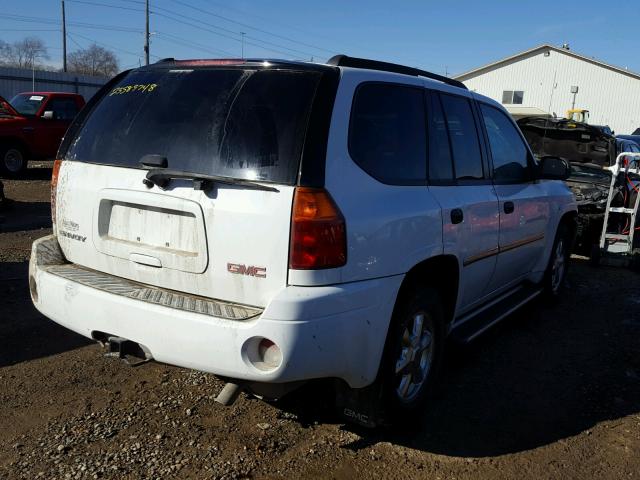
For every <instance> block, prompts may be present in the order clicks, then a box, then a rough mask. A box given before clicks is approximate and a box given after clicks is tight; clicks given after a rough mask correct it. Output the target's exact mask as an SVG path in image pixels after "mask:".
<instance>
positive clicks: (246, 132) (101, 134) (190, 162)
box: [65, 68, 322, 184]
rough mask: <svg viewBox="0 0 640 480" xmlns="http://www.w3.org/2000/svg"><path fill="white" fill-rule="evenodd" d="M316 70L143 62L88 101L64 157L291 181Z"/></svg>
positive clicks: (272, 180)
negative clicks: (155, 160) (155, 161)
mask: <svg viewBox="0 0 640 480" xmlns="http://www.w3.org/2000/svg"><path fill="white" fill-rule="evenodd" d="M321 75H322V74H321V73H320V72H314V71H293V70H262V69H232V68H229V69H224V68H195V69H188V68H186V69H149V70H135V71H132V72H131V73H130V74H128V75H127V76H126V77H124V78H123V79H122V80H121V81H120V82H119V84H118V85H116V86H115V87H114V88H113V89H112V90H111V91H110V92H109V93H107V94H106V95H105V97H104V98H103V99H102V100H101V101H100V102H99V103H98V104H97V105H96V107H95V108H94V110H93V111H92V112H91V114H90V115H89V117H88V119H87V120H86V121H85V124H84V125H83V127H82V128H81V130H80V132H79V133H78V135H77V136H76V138H75V139H74V140H73V141H71V142H70V146H69V149H68V150H67V152H66V156H65V158H66V159H68V160H77V161H83V162H91V163H99V164H106V165H116V166H125V167H136V168H138V167H139V161H140V159H141V158H142V157H143V156H145V155H148V154H156V155H162V156H166V157H167V160H168V167H169V168H170V169H177V170H183V171H187V172H192V173H203V174H209V175H220V176H227V177H233V178H239V179H249V180H263V181H268V182H276V183H286V184H294V183H295V182H296V179H297V174H298V169H299V164H300V157H301V153H302V147H303V144H304V139H305V134H306V129H307V124H308V119H309V118H308V117H309V112H310V109H311V105H312V103H313V99H314V97H315V92H316V88H317V86H318V82H319V80H320V76H321Z"/></svg>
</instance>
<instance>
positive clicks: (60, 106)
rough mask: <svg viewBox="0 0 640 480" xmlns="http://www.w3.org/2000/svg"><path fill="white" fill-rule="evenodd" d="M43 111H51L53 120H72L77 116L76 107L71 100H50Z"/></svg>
mask: <svg viewBox="0 0 640 480" xmlns="http://www.w3.org/2000/svg"><path fill="white" fill-rule="evenodd" d="M45 110H47V111H49V110H51V111H53V118H54V119H55V120H73V119H74V117H75V116H76V115H77V114H78V105H77V104H76V101H75V100H74V99H73V98H52V99H51V100H50V101H49V103H48V105H47V107H46V108H45Z"/></svg>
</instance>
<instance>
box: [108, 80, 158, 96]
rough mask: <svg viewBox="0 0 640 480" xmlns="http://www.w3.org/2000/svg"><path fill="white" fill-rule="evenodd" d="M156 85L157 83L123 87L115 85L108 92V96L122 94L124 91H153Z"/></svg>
mask: <svg viewBox="0 0 640 480" xmlns="http://www.w3.org/2000/svg"><path fill="white" fill-rule="evenodd" d="M157 86H158V84H157V83H144V84H135V85H125V86H124V87H116V88H114V89H113V90H111V93H109V96H110V97H111V96H112V95H124V94H126V93H135V92H141V93H144V92H147V93H149V92H153V91H154V90H155V89H156V87H157Z"/></svg>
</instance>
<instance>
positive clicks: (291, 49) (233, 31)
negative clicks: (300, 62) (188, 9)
mask: <svg viewBox="0 0 640 480" xmlns="http://www.w3.org/2000/svg"><path fill="white" fill-rule="evenodd" d="M159 10H160V11H163V12H167V13H169V14H171V15H173V16H177V17H180V18H184V19H186V20H189V21H192V22H197V23H200V24H202V25H206V26H208V27H211V28H215V29H217V30H221V31H223V32H226V33H230V34H232V35H237V34H238V33H240V32H236V31H235V30H230V29H228V28H225V27H220V26H219V25H215V24H212V23H209V22H205V21H203V20H200V19H197V18H194V17H189V16H187V15H183V14H181V13H177V12H174V11H172V10H169V9H166V8H162V7H154V11H153V13H154V14H156V15H159V16H166V15H164V14H161V13H159V12H158V11H159ZM174 21H175V19H174ZM230 38H231V39H232V40H235V41H237V42H241V43H242V39H239V38H236V37H230ZM245 38H248V39H251V40H253V41H254V42H259V43H263V44H265V45H270V46H273V47H276V48H279V49H285V50H290V51H291V52H293V53H295V54H301V55H303V57H312V56H313V54H312V53H309V52H305V51H302V50H298V49H295V48H291V47H287V46H285V45H280V44H277V43H273V42H269V41H268V40H263V39H261V38H256V37H251V36H249V35H246V34H245ZM245 43H246V44H248V45H251V44H250V43H249V42H247V41H246V40H245ZM254 46H256V45H255V44H254ZM257 46H258V47H259V48H265V47H264V46H262V45H257ZM265 49H266V50H271V51H273V52H278V53H282V54H284V55H291V53H288V52H283V51H282V50H276V49H271V48H265Z"/></svg>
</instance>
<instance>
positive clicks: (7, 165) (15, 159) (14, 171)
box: [0, 145, 27, 178]
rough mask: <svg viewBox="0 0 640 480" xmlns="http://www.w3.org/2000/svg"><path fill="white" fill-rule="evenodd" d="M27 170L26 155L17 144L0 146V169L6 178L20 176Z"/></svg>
mask: <svg viewBox="0 0 640 480" xmlns="http://www.w3.org/2000/svg"><path fill="white" fill-rule="evenodd" d="M26 170H27V156H26V154H25V151H24V149H22V148H21V147H20V146H18V145H7V146H3V147H0V171H1V172H2V174H3V175H4V176H5V177H7V178H20V177H21V176H22V175H23V174H24V172H25V171H26Z"/></svg>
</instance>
